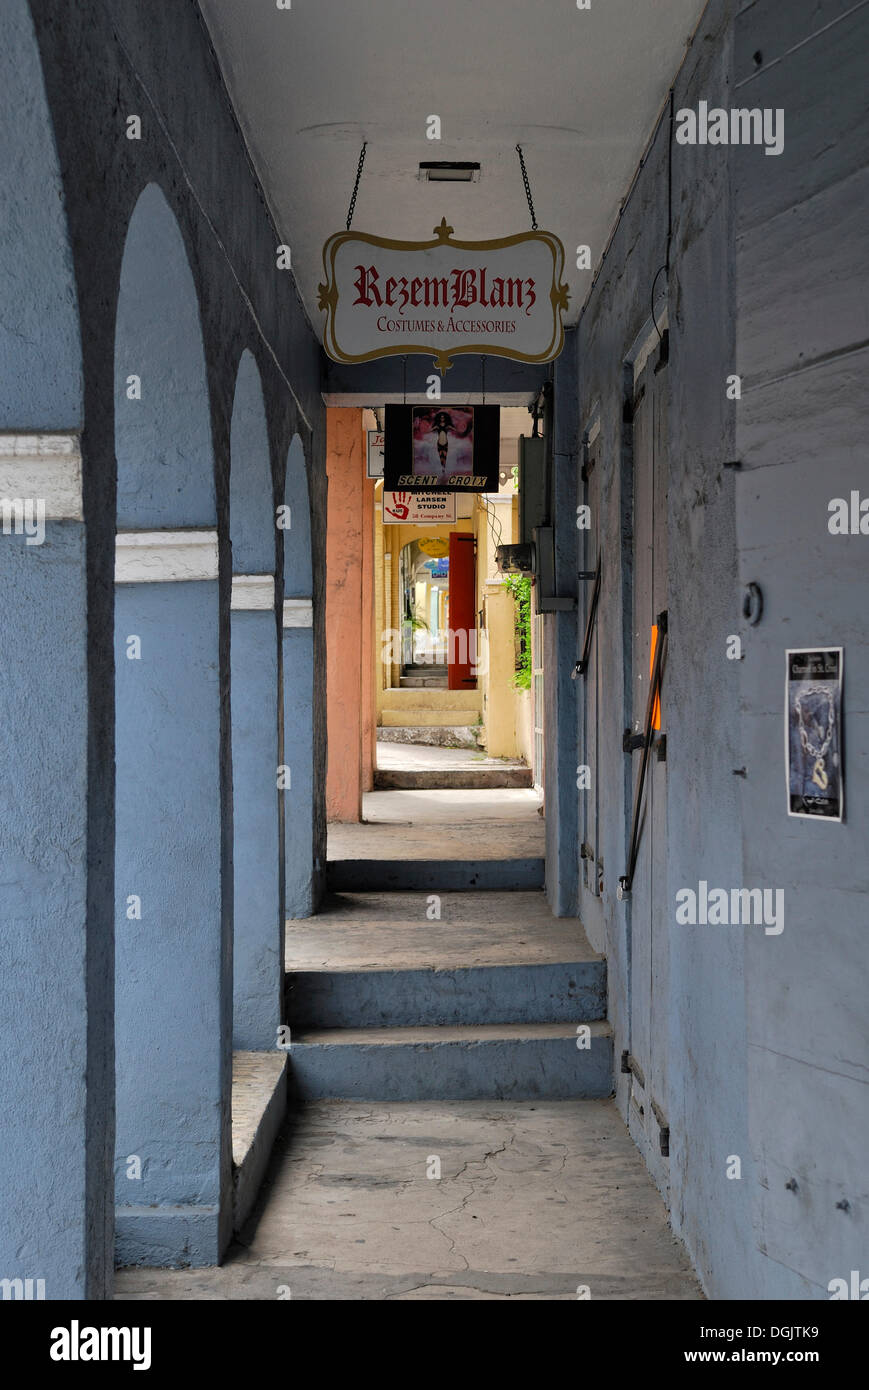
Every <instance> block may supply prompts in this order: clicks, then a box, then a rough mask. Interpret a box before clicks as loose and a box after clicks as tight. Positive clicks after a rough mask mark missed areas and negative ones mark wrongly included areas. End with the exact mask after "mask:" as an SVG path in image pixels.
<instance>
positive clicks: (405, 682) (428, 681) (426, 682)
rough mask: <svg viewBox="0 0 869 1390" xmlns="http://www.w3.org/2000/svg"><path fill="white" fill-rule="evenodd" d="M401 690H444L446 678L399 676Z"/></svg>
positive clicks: (444, 676)
mask: <svg viewBox="0 0 869 1390" xmlns="http://www.w3.org/2000/svg"><path fill="white" fill-rule="evenodd" d="M399 681H400V689H402V690H446V689H447V677H446V675H443V676H400V677H399Z"/></svg>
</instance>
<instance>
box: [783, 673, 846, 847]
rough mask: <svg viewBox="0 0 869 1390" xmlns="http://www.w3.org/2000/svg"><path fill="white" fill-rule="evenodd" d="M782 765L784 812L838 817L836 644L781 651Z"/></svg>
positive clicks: (839, 737)
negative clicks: (784, 662)
mask: <svg viewBox="0 0 869 1390" xmlns="http://www.w3.org/2000/svg"><path fill="white" fill-rule="evenodd" d="M786 657H787V674H786V678H785V766H786V767H787V776H788V815H790V816H811V817H815V816H820V817H823V819H825V820H834V821H840V820H842V818H843V814H844V804H845V798H844V777H843V774H844V768H843V765H842V668H843V658H844V651H843V649H842V648H841V647H822V648H815V647H798V648H794V649H793V650H791V651H788V652H787V653H786Z"/></svg>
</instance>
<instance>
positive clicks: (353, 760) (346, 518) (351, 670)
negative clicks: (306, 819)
mask: <svg viewBox="0 0 869 1390" xmlns="http://www.w3.org/2000/svg"><path fill="white" fill-rule="evenodd" d="M364 441H365V436H364V433H363V418H362V411H361V410H359V409H346V408H332V407H330V408H329V409H327V411H326V476H327V478H328V499H327V525H326V683H327V684H326V710H327V738H328V751H327V763H326V818H327V820H330V821H358V820H361V818H362V792H363V791H368V790H370V789H371V787H372V786H373V782H374V756H375V738H376V732H375V726H376V707H375V688H374V660H373V651H374V647H373V642H374V583H373V544H374V541H373V536H374V483H373V482H372V481H370V480H369V479H367V478H366V477H365V450H364Z"/></svg>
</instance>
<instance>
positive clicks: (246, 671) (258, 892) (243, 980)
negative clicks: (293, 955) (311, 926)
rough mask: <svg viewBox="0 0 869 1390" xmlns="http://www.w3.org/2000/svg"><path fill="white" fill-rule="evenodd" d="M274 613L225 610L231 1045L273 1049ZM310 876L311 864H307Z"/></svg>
mask: <svg viewBox="0 0 869 1390" xmlns="http://www.w3.org/2000/svg"><path fill="white" fill-rule="evenodd" d="M277 694H278V645H277V630H276V624H275V615H274V613H273V612H272V613H244V612H234V613H233V615H232V799H233V825H234V871H233V882H234V901H235V907H234V913H233V921H234V930H233V973H234V979H235V984H234V1005H233V1045H234V1046H235V1047H237V1048H254V1049H256V1048H260V1049H266V1048H269V1047H274V1046H275V1042H276V1038H277V1031H276V1030H277V1026H278V1024H279V1023H280V1021H281V1020H280V1017H279V1015H280V1001H281V995H282V987H283V931H282V914H281V902H280V878H279V865H280V857H281V845H280V838H279V829H278V799H279V797H280V796H281V795H282V794H283V793H281V792H280V791H279V790H278V785H277V769H278V762H279V757H278V711H277ZM308 870H309V873H310V864H309V865H308Z"/></svg>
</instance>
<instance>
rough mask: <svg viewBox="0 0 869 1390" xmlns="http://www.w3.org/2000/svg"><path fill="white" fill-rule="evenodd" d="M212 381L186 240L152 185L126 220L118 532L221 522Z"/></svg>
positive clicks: (118, 386) (118, 364)
mask: <svg viewBox="0 0 869 1390" xmlns="http://www.w3.org/2000/svg"><path fill="white" fill-rule="evenodd" d="M133 377H136V378H138V382H139V389H140V392H141V396H140V398H139V399H136V398H135V392H136V389H137V386H136V382H134V381H131V380H130V379H131V378H133ZM206 383H207V377H206V369H205V350H204V346H203V342H202V326H201V322H200V316H199V303H198V298H197V294H196V286H195V284H194V280H193V275H192V272H191V270H190V263H189V261H188V258H187V251H186V248H185V245H184V239H183V237H182V235H181V231H180V229H179V227H178V223H177V221H176V220H175V216H174V214H173V213H172V210H171V209H170V207H169V204H168V203H167V202H166V199H165V197H164V195H163V192H162V190H161V189H160V188H159V187H158V185H157V184H155V183H149V184H148V185H147V186H146V187H145V188H144V189H143V191H142V193H141V194H140V195H139V199H138V201H137V203H136V206H135V208H134V209H133V214H132V217H131V218H130V225H129V228H128V231H127V239H126V243H125V246H124V256H123V261H122V263H121V284H120V291H119V295H118V308H117V317H116V326H115V453H116V457H117V463H118V530H119V531H126V530H136V529H142V530H157V529H159V528H162V527H170V528H171V527H178V528H180V527H187V526H198V527H207V526H214V525H216V521H217V503H216V495H215V485H214V463H213V454H212V438H211V414H210V409H209V398H208V391H207V386H206ZM204 387H206V389H203V388H204Z"/></svg>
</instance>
